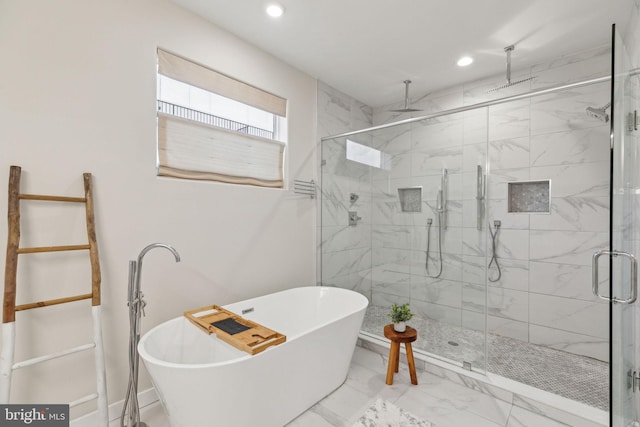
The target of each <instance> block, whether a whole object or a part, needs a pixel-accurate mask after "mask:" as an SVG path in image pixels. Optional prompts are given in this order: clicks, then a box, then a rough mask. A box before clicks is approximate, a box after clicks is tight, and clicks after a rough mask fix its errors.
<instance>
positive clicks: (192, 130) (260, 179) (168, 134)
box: [158, 113, 285, 188]
mask: <svg viewBox="0 0 640 427" xmlns="http://www.w3.org/2000/svg"><path fill="white" fill-rule="evenodd" d="M284 148H285V145H284V144H283V143H281V142H278V141H272V140H268V139H264V138H260V137H254V136H250V135H241V134H238V133H236V132H231V131H226V130H224V129H219V128H216V127H213V126H209V125H206V124H202V123H197V122H192V121H189V120H185V119H181V118H177V117H172V116H169V115H165V114H160V113H159V114H158V163H159V168H158V173H159V174H160V175H164V176H171V177H175V178H186V179H200V180H212V181H222V182H228V183H232V184H247V185H257V186H262V187H276V188H281V187H282V186H283V176H282V171H283V164H282V162H283V158H284Z"/></svg>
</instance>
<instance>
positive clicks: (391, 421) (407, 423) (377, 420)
mask: <svg viewBox="0 0 640 427" xmlns="http://www.w3.org/2000/svg"><path fill="white" fill-rule="evenodd" d="M353 427H436V426H435V425H434V424H432V423H430V422H429V421H425V420H421V419H420V418H418V417H416V416H415V415H413V414H411V413H409V412H407V411H405V410H404V409H400V408H398V407H397V406H396V405H394V404H393V403H391V402H389V401H387V400H383V399H378V400H377V401H376V403H375V405H372V406H371V407H370V408H369V409H367V411H366V412H365V413H364V415H363V416H362V417H360V419H359V420H358V421H356V423H355V424H354V425H353Z"/></svg>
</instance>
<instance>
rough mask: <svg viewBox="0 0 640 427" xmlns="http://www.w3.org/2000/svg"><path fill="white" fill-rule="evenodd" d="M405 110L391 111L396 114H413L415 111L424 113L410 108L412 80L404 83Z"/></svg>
mask: <svg viewBox="0 0 640 427" xmlns="http://www.w3.org/2000/svg"><path fill="white" fill-rule="evenodd" d="M403 83H404V108H400V109H398V110H389V111H391V112H394V113H412V112H414V111H422V110H418V109H416V108H409V85H410V84H411V80H405V81H404V82H403Z"/></svg>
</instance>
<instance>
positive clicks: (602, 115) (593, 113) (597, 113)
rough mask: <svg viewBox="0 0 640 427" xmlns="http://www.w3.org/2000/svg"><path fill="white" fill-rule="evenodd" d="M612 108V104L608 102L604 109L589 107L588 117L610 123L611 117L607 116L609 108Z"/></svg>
mask: <svg viewBox="0 0 640 427" xmlns="http://www.w3.org/2000/svg"><path fill="white" fill-rule="evenodd" d="M610 106H611V103H610V102H608V103H607V105H605V106H604V107H602V108H596V107H587V115H588V116H589V117H593V118H594V119H598V120H600V121H602V122H605V123H607V122H608V121H609V115H608V114H607V108H609V107H610Z"/></svg>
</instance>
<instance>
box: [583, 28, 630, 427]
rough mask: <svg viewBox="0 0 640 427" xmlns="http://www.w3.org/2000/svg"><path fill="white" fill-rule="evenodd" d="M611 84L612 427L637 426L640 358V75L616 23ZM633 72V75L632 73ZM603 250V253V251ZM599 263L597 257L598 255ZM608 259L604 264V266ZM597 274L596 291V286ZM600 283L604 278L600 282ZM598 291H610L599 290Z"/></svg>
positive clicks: (595, 277)
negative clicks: (639, 259) (639, 298)
mask: <svg viewBox="0 0 640 427" xmlns="http://www.w3.org/2000/svg"><path fill="white" fill-rule="evenodd" d="M612 55H613V56H612V85H611V89H612V91H611V100H612V105H611V135H612V152H611V162H612V169H611V172H612V173H611V248H610V251H604V253H603V254H605V255H609V256H608V258H609V267H610V294H608V295H611V297H612V298H610V314H611V319H610V356H611V362H610V363H611V364H610V369H611V415H610V417H611V419H610V425H611V426H613V427H627V426H632V425H638V424H637V423H636V422H637V421H638V395H639V394H640V364H639V362H638V360H639V358H638V353H639V351H638V348H639V347H638V333H639V330H638V326H637V323H638V310H639V308H638V304H639V303H638V302H637V300H636V295H637V260H636V257H637V256H638V253H639V250H638V249H639V247H640V244H639V241H640V222H639V221H640V212H638V207H639V206H640V205H639V204H638V202H639V200H640V191H638V190H639V189H640V179H639V178H640V173H639V162H638V148H637V144H638V142H640V141H639V137H638V131H637V130H636V129H635V128H636V127H637V123H636V122H635V120H634V117H635V116H634V111H635V110H637V107H635V108H634V107H633V105H634V104H635V105H636V106H637V100H638V97H639V96H638V92H639V91H638V76H637V72H634V71H633V70H631V67H630V63H629V57H628V55H627V52H626V49H625V46H624V44H623V42H622V38H621V37H620V35H619V34H618V32H617V31H616V29H615V25H614V27H613V53H612ZM634 74H635V75H634ZM601 252H603V251H601ZM594 259H595V260H596V261H597V255H594ZM603 264H604V262H601V263H600V268H601V269H602V266H603ZM597 278H598V276H597V274H595V275H594V289H597V287H598V285H599V284H598V283H597ZM601 283H602V282H601ZM599 293H600V294H606V292H605V291H604V289H601V290H600V292H599Z"/></svg>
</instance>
